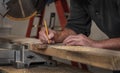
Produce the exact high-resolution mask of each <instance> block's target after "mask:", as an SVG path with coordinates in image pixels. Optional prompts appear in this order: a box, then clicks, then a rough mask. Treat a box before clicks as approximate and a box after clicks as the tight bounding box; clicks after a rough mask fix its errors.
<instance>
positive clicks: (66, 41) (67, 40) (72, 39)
mask: <svg viewBox="0 0 120 73" xmlns="http://www.w3.org/2000/svg"><path fill="white" fill-rule="evenodd" d="M72 41H79V40H78V38H77V37H75V36H71V37H68V38H66V39H65V40H64V41H63V43H64V44H67V43H69V42H72Z"/></svg>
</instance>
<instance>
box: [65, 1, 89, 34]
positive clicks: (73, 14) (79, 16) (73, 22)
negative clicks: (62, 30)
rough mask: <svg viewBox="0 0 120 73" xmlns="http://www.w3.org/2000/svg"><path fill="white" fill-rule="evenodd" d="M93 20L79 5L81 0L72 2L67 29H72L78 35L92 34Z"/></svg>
mask: <svg viewBox="0 0 120 73" xmlns="http://www.w3.org/2000/svg"><path fill="white" fill-rule="evenodd" d="M90 27H91V18H90V17H89V16H88V14H87V12H86V11H85V9H84V7H83V6H82V5H80V4H79V0H70V17H69V19H68V22H67V25H66V28H70V29H72V30H73V31H75V32H76V33H77V34H80V33H82V34H85V35H87V36H88V35H89V34H90Z"/></svg>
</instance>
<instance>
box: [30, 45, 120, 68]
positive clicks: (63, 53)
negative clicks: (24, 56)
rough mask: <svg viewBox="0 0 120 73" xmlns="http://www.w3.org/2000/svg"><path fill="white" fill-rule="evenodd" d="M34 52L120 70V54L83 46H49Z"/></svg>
mask: <svg viewBox="0 0 120 73" xmlns="http://www.w3.org/2000/svg"><path fill="white" fill-rule="evenodd" d="M32 51H34V52H36V53H40V54H44V55H49V56H54V57H58V58H61V59H66V60H71V61H76V62H80V63H84V64H88V65H92V66H96V67H100V68H105V69H109V70H120V52H118V51H113V50H106V49H100V48H91V47H82V46H55V45H54V46H51V45H50V46H49V47H48V48H47V49H46V50H39V49H32Z"/></svg>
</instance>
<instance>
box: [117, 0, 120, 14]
mask: <svg viewBox="0 0 120 73" xmlns="http://www.w3.org/2000/svg"><path fill="white" fill-rule="evenodd" d="M117 6H118V7H117V8H118V13H119V15H120V0H117Z"/></svg>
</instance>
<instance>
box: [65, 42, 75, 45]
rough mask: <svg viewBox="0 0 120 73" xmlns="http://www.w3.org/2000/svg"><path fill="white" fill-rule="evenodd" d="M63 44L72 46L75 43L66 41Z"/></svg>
mask: <svg viewBox="0 0 120 73" xmlns="http://www.w3.org/2000/svg"><path fill="white" fill-rule="evenodd" d="M65 45H67V46H73V45H75V42H69V43H67V44H65Z"/></svg>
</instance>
